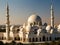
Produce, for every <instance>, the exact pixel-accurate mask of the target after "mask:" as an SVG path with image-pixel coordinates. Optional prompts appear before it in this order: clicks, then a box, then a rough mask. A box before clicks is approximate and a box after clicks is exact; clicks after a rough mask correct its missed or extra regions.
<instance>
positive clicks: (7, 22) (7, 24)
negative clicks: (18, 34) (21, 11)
mask: <svg viewBox="0 0 60 45" xmlns="http://www.w3.org/2000/svg"><path fill="white" fill-rule="evenodd" d="M9 31H10V22H9V5H8V3H7V14H6V34H7V36H6V39H7V40H9Z"/></svg>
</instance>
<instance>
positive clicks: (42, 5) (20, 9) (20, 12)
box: [0, 0, 60, 25]
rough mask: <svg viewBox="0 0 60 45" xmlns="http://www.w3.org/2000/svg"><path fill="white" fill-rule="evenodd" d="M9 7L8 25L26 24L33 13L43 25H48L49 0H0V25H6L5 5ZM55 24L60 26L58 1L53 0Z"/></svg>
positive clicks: (59, 5) (59, 2) (59, 0)
mask: <svg viewBox="0 0 60 45" xmlns="http://www.w3.org/2000/svg"><path fill="white" fill-rule="evenodd" d="M7 2H8V5H9V15H10V24H23V23H27V20H28V17H29V16H31V15H32V14H33V13H36V14H37V15H39V16H40V17H41V19H42V22H43V23H45V22H46V23H48V24H50V6H51V0H0V25H1V24H5V23H6V4H7ZM53 8H54V17H55V24H60V0H53Z"/></svg>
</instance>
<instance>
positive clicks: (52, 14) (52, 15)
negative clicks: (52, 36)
mask: <svg viewBox="0 0 60 45" xmlns="http://www.w3.org/2000/svg"><path fill="white" fill-rule="evenodd" d="M51 27H52V28H54V9H53V4H52V3H51Z"/></svg>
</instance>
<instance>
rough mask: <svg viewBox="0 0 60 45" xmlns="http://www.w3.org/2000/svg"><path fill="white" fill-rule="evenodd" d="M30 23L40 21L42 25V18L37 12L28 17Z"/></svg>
mask: <svg viewBox="0 0 60 45" xmlns="http://www.w3.org/2000/svg"><path fill="white" fill-rule="evenodd" d="M28 23H29V24H38V23H39V25H42V21H41V18H40V17H39V16H38V15H36V14H33V15H31V16H30V17H29V18H28Z"/></svg>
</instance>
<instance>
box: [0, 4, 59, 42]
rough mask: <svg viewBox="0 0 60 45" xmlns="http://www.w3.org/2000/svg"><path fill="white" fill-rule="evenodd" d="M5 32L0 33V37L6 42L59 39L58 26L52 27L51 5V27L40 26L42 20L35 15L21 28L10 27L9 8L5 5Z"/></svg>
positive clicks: (52, 11) (52, 13)
mask: <svg viewBox="0 0 60 45" xmlns="http://www.w3.org/2000/svg"><path fill="white" fill-rule="evenodd" d="M6 18H7V23H6V32H4V33H2V34H1V32H0V34H1V35H2V36H1V35H0V37H4V39H5V38H6V40H15V39H19V41H20V42H43V41H55V40H57V39H60V25H58V26H57V27H55V25H54V9H53V5H51V25H47V24H46V23H45V24H44V25H43V24H42V19H41V17H40V16H39V15H37V14H32V15H31V16H30V17H29V18H28V20H27V22H26V23H24V24H23V25H22V26H13V25H11V26H10V21H9V6H8V5H7V16H6Z"/></svg>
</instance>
